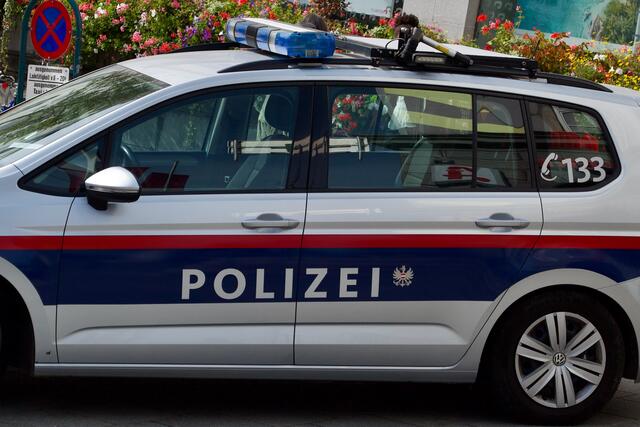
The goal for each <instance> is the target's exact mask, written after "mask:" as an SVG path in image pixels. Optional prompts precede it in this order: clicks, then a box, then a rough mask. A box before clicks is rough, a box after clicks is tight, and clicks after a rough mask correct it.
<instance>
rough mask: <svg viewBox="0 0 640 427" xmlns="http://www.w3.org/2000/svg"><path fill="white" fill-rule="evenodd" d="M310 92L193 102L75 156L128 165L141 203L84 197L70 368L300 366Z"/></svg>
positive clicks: (76, 240)
mask: <svg viewBox="0 0 640 427" xmlns="http://www.w3.org/2000/svg"><path fill="white" fill-rule="evenodd" d="M308 92H310V87H305V86H269V87H241V88H234V89H224V90H218V91H213V92H205V93H198V94H193V95H190V96H187V97H183V98H180V99H177V100H174V101H172V102H170V103H166V104H163V105H160V106H158V107H156V108H154V109H152V110H150V111H147V112H145V113H143V114H140V115H138V116H136V117H134V118H132V119H131V120H128V121H127V122H126V123H123V124H121V125H118V126H116V127H115V128H113V129H111V130H110V131H109V132H107V134H105V135H104V137H102V138H101V139H99V140H96V141H95V142H91V143H89V144H88V145H87V146H86V147H85V148H84V149H83V151H82V152H81V153H80V154H77V153H76V154H74V156H75V157H76V158H77V159H81V160H82V161H88V162H89V163H91V164H92V167H94V168H95V169H99V168H105V167H109V166H123V167H125V168H127V169H128V170H129V171H131V172H132V173H133V174H134V175H135V176H136V177H137V179H138V181H139V183H140V186H141V188H142V196H141V197H140V199H139V200H138V201H137V202H134V203H131V204H110V205H109V206H108V209H107V210H106V211H100V210H96V209H94V208H93V207H91V206H90V205H89V204H88V202H87V199H86V198H85V197H81V196H79V197H77V198H76V199H75V200H74V202H73V206H72V208H71V211H70V213H69V218H68V222H67V227H66V232H65V237H64V250H63V254H62V266H61V272H60V289H59V297H58V298H59V306H58V323H57V336H58V351H59V358H60V361H61V362H63V363H98V364H102V363H104V364H118V363H147V364H154V363H156V364H291V363H292V362H293V334H294V319H295V295H294V293H295V288H296V283H295V281H296V277H295V275H294V269H295V268H296V267H297V264H298V261H299V259H298V258H299V252H300V245H301V239H302V229H303V225H304V215H305V206H306V191H305V186H306V167H305V166H304V165H306V164H308V163H307V161H305V160H304V159H303V157H305V156H307V153H308V150H307V151H305V150H301V149H299V147H300V146H306V147H308V143H307V142H306V141H308V138H309V128H310V126H309V120H310V118H309V117H307V115H308V113H306V112H308V111H310V110H309V108H308V107H307V106H306V105H305V102H306V101H305V100H309V99H311V96H310V94H309V93H308ZM307 158H308V157H307ZM67 163H68V162H67ZM96 164H99V166H95V165H96ZM56 168H57V169H61V167H60V165H57V166H54V167H53V168H52V169H56ZM55 173H57V174H59V175H65V172H64V171H57V170H56V171H55Z"/></svg>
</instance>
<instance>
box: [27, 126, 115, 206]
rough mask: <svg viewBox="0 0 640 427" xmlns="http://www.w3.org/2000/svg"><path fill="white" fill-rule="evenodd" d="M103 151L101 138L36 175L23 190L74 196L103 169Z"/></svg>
mask: <svg viewBox="0 0 640 427" xmlns="http://www.w3.org/2000/svg"><path fill="white" fill-rule="evenodd" d="M103 149H104V139H102V138H101V139H99V140H98V141H96V142H94V143H91V144H89V145H87V146H85V147H84V148H81V149H80V150H78V151H76V152H74V153H73V154H70V155H68V156H67V157H65V158H64V159H62V160H60V161H58V162H56V163H54V164H53V165H52V166H50V167H48V168H47V169H45V170H44V171H43V172H41V173H39V174H37V175H35V176H34V177H33V178H31V179H29V180H28V181H27V182H25V183H24V185H23V188H24V189H26V190H29V191H35V192H39V193H46V194H54V195H59V196H73V195H75V194H76V193H77V192H78V191H79V190H80V189H81V188H82V185H83V184H84V181H85V180H86V179H87V178H89V177H90V176H91V175H93V174H94V173H95V172H97V171H99V170H100V169H102V167H103V160H104V159H103V158H102V152H103Z"/></svg>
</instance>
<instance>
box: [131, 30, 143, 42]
mask: <svg viewBox="0 0 640 427" xmlns="http://www.w3.org/2000/svg"><path fill="white" fill-rule="evenodd" d="M131 41H132V42H134V43H140V42H141V41H142V36H141V35H140V31H136V32H135V33H133V36H131Z"/></svg>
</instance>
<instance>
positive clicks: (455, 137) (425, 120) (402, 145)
mask: <svg viewBox="0 0 640 427" xmlns="http://www.w3.org/2000/svg"><path fill="white" fill-rule="evenodd" d="M476 101H477V102H476V104H477V111H474V109H473V105H474V102H473V95H471V94H466V93H458V92H448V91H436V90H415V89H398V88H371V87H366V88H363V87H356V88H353V87H352V88H345V87H339V88H338V87H336V88H331V89H330V91H329V102H330V105H331V112H330V125H331V131H330V137H329V161H328V185H329V188H330V189H355V190H357V189H379V190H393V189H405V190H440V191H447V190H452V189H478V190H481V189H484V188H487V189H490V188H508V189H529V188H530V186H531V178H530V173H529V155H528V150H527V143H526V133H525V129H524V124H523V115H522V110H521V108H520V102H519V101H512V100H505V99H500V98H494V97H482V96H479V97H477V99H476ZM474 125H477V128H478V134H477V143H478V148H477V150H476V152H475V153H474Z"/></svg>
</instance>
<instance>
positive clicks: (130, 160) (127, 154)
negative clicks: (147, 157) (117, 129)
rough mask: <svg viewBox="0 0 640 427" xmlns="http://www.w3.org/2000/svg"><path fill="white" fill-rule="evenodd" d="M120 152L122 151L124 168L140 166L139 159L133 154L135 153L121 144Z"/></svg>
mask: <svg viewBox="0 0 640 427" xmlns="http://www.w3.org/2000/svg"><path fill="white" fill-rule="evenodd" d="M120 151H122V160H123V161H122V166H136V165H138V159H136V156H135V155H134V154H133V151H131V149H130V148H129V147H127V146H126V145H124V144H120Z"/></svg>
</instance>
